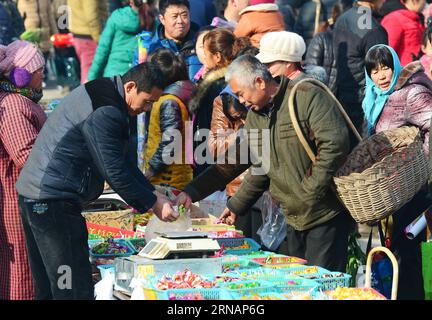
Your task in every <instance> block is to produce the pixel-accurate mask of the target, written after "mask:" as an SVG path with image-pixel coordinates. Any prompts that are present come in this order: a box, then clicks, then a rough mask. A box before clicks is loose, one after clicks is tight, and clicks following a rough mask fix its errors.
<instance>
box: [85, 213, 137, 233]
mask: <svg viewBox="0 0 432 320" xmlns="http://www.w3.org/2000/svg"><path fill="white" fill-rule="evenodd" d="M82 215H83V216H84V218H85V219H86V222H89V223H94V224H98V225H101V226H107V227H112V228H117V229H123V230H126V231H133V230H134V214H133V212H132V209H125V210H117V211H99V212H83V213H82Z"/></svg>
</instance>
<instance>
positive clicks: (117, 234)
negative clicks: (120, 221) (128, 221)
mask: <svg viewBox="0 0 432 320" xmlns="http://www.w3.org/2000/svg"><path fill="white" fill-rule="evenodd" d="M87 231H88V234H89V235H90V234H94V235H98V236H100V237H103V238H107V237H113V238H127V237H135V235H136V234H135V233H134V232H133V231H126V230H122V229H117V228H112V227H107V226H101V225H98V224H94V223H90V222H87Z"/></svg>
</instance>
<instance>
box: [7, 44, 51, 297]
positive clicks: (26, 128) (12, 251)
mask: <svg viewBox="0 0 432 320" xmlns="http://www.w3.org/2000/svg"><path fill="white" fill-rule="evenodd" d="M44 65H45V60H44V57H43V55H42V53H41V52H40V51H39V50H38V49H37V47H36V46H35V45H33V44H31V43H29V42H26V41H21V40H18V41H15V42H12V43H11V44H10V45H9V46H7V47H4V46H0V300H30V299H33V298H34V286H33V279H32V276H31V271H30V266H29V262H28V258H27V251H26V247H25V237H24V230H23V224H22V222H21V218H20V215H19V211H18V195H17V192H16V190H15V183H16V181H17V179H18V175H19V173H20V171H21V169H22V167H23V166H24V163H25V162H26V160H27V157H28V155H29V154H30V151H31V149H32V146H33V144H34V142H35V140H36V136H37V135H38V133H39V131H40V130H41V128H42V125H43V124H44V122H45V120H46V115H45V113H44V112H43V110H42V108H41V107H40V106H39V105H38V104H37V103H38V102H39V100H40V99H41V98H42V82H43V79H44Z"/></svg>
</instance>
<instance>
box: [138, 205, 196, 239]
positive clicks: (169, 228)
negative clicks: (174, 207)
mask: <svg viewBox="0 0 432 320" xmlns="http://www.w3.org/2000/svg"><path fill="white" fill-rule="evenodd" d="M190 228H192V221H191V218H190V212H186V213H184V214H180V217H179V218H178V219H177V220H176V221H174V222H163V221H162V220H159V218H158V217H156V216H153V217H152V218H151V219H150V220H149V222H148V224H147V227H146V229H145V239H146V242H147V243H149V242H150V241H151V240H152V239H154V238H157V237H158V236H159V235H158V234H157V232H158V233H166V232H183V231H187V230H189V229H190Z"/></svg>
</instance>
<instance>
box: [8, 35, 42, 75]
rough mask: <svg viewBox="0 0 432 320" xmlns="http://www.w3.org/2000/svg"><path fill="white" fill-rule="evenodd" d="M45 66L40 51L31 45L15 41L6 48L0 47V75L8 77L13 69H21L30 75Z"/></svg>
mask: <svg viewBox="0 0 432 320" xmlns="http://www.w3.org/2000/svg"><path fill="white" fill-rule="evenodd" d="M44 65H45V59H44V57H43V55H42V53H41V52H40V50H39V49H38V48H37V47H36V46H35V45H34V44H33V43H30V42H27V41H23V40H16V41H14V42H12V43H11V44H9V45H8V46H0V73H1V74H4V75H9V73H10V72H11V71H12V69H14V68H22V69H25V70H27V71H28V72H29V73H30V74H31V73H33V72H35V71H36V70H39V69H40V68H42V67H43V66H44Z"/></svg>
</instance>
